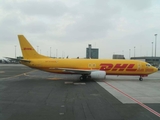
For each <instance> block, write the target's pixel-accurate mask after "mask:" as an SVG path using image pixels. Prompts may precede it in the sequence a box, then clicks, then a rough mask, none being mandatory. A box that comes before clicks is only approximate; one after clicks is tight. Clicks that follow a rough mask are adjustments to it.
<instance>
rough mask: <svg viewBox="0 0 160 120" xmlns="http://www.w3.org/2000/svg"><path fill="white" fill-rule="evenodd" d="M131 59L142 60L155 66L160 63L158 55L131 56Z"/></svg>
mask: <svg viewBox="0 0 160 120" xmlns="http://www.w3.org/2000/svg"><path fill="white" fill-rule="evenodd" d="M131 59H133V60H142V61H145V62H148V63H150V64H151V65H153V66H156V67H159V65H160V57H131Z"/></svg>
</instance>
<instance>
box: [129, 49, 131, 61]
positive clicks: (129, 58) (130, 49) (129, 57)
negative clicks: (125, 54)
mask: <svg viewBox="0 0 160 120" xmlns="http://www.w3.org/2000/svg"><path fill="white" fill-rule="evenodd" d="M130 58H131V49H129V59H130Z"/></svg>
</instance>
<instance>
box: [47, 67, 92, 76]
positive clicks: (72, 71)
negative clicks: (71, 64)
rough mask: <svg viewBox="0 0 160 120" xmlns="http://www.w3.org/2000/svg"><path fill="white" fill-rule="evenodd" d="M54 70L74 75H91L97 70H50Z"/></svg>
mask: <svg viewBox="0 0 160 120" xmlns="http://www.w3.org/2000/svg"><path fill="white" fill-rule="evenodd" d="M50 69H54V70H63V71H64V72H68V73H73V74H87V75H88V74H91V72H92V71H95V70H84V69H70V68H50Z"/></svg>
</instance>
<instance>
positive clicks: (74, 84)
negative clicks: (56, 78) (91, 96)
mask: <svg viewBox="0 0 160 120" xmlns="http://www.w3.org/2000/svg"><path fill="white" fill-rule="evenodd" d="M73 84H74V85H86V83H73Z"/></svg>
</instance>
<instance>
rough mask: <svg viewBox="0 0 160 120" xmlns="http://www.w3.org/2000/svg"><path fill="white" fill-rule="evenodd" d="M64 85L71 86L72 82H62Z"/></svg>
mask: <svg viewBox="0 0 160 120" xmlns="http://www.w3.org/2000/svg"><path fill="white" fill-rule="evenodd" d="M64 84H73V82H64Z"/></svg>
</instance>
